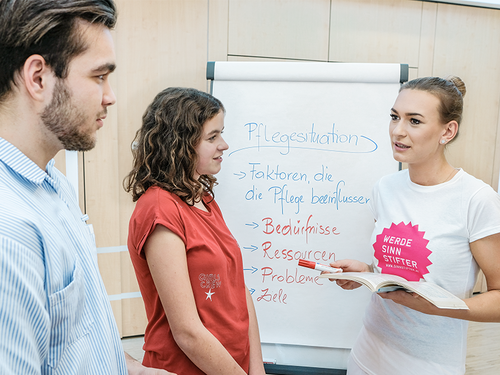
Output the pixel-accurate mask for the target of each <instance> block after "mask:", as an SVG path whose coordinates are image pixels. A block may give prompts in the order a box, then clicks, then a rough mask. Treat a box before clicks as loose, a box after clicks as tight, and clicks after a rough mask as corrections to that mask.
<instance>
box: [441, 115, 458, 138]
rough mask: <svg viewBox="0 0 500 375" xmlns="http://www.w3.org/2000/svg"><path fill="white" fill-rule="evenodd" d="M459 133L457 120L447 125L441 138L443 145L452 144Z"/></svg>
mask: <svg viewBox="0 0 500 375" xmlns="http://www.w3.org/2000/svg"><path fill="white" fill-rule="evenodd" d="M457 133H458V122H456V121H455V120H453V121H450V122H449V123H447V124H446V125H445V128H444V133H443V136H442V138H441V143H444V144H446V143H450V142H451V141H452V140H453V139H454V138H455V137H456V135H457ZM443 141H444V142H443Z"/></svg>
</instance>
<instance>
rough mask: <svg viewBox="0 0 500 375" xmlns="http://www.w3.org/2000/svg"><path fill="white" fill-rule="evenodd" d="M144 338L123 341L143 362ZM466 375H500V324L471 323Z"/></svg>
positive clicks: (124, 346) (127, 350)
mask: <svg viewBox="0 0 500 375" xmlns="http://www.w3.org/2000/svg"><path fill="white" fill-rule="evenodd" d="M143 343H144V338H143V337H142V336H138V337H131V338H124V339H122V344H123V349H124V350H125V351H126V352H127V353H129V354H130V355H131V356H132V357H134V358H136V359H138V360H142V357H143V355H144V353H143V351H142V345H143ZM466 369H467V371H466V375H498V374H500V323H476V322H470V324H469V333H468V344H467V360H466Z"/></svg>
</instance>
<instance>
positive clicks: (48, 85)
mask: <svg viewBox="0 0 500 375" xmlns="http://www.w3.org/2000/svg"><path fill="white" fill-rule="evenodd" d="M20 73H21V77H20V78H21V83H22V85H23V86H24V88H25V89H26V92H27V93H28V94H29V95H30V96H31V97H32V98H33V99H34V100H35V101H41V102H45V101H46V100H47V95H48V98H51V97H52V86H53V84H54V80H55V76H54V73H53V71H52V69H51V68H50V67H49V66H48V65H47V63H46V62H45V59H44V58H43V57H42V56H40V55H31V56H30V57H28V58H27V59H26V61H25V62H24V65H23V68H22V69H21V72H20Z"/></svg>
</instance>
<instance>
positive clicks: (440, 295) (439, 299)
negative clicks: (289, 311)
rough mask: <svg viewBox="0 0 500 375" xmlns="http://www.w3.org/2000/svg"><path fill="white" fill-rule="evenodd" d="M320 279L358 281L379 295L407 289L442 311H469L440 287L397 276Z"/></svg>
mask: <svg viewBox="0 0 500 375" xmlns="http://www.w3.org/2000/svg"><path fill="white" fill-rule="evenodd" d="M319 277H321V278H328V279H331V280H333V279H345V280H352V281H356V282H358V283H360V284H363V285H364V286H366V287H368V289H370V290H371V291H372V292H377V293H380V292H390V291H394V290H397V289H405V290H407V291H410V292H415V293H417V294H418V295H420V296H422V297H424V298H425V299H426V300H427V301H429V302H431V303H433V304H434V305H436V306H437V307H439V308H441V309H464V310H468V309H469V308H468V307H467V304H466V303H465V302H464V301H463V300H461V299H460V298H458V297H457V296H455V295H453V294H451V293H450V292H448V291H447V290H446V289H443V288H441V287H440V286H439V285H436V284H433V283H429V282H427V281H407V280H405V279H403V278H402V277H399V276H396V275H389V274H385V273H373V272H339V273H324V274H321V275H320V276H319Z"/></svg>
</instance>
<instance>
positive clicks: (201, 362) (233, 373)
mask: <svg viewBox="0 0 500 375" xmlns="http://www.w3.org/2000/svg"><path fill="white" fill-rule="evenodd" d="M173 333H174V339H175V341H176V343H177V345H179V347H180V348H181V350H182V351H183V352H184V354H186V356H187V357H188V358H189V359H190V360H191V361H192V362H193V363H194V364H195V365H196V366H197V367H198V368H199V369H200V370H202V371H203V372H204V373H206V374H207V375H239V374H241V375H245V374H246V373H245V371H243V369H242V368H241V367H240V366H239V365H238V363H237V362H236V361H235V360H234V358H233V357H232V356H231V355H230V354H229V352H228V351H227V350H226V348H224V346H223V345H222V344H221V343H220V342H219V340H217V338H216V337H215V336H214V335H212V333H210V332H209V331H208V330H207V329H206V328H205V327H204V326H203V325H202V323H201V322H199V323H197V324H194V325H192V326H190V327H186V329H185V330H183V332H173Z"/></svg>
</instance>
